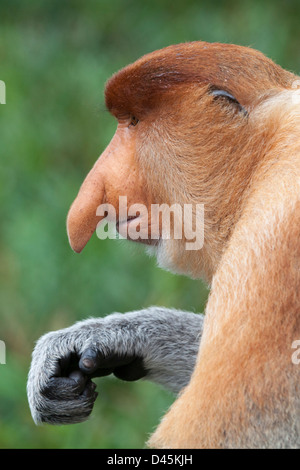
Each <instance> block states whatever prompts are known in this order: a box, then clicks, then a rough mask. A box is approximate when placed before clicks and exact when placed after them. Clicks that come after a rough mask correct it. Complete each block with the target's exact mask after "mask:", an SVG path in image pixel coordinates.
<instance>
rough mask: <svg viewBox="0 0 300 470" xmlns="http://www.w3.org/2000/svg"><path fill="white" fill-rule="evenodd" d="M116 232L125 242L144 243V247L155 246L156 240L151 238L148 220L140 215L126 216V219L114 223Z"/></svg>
mask: <svg viewBox="0 0 300 470" xmlns="http://www.w3.org/2000/svg"><path fill="white" fill-rule="evenodd" d="M116 229H117V232H118V233H119V234H120V235H121V236H122V237H123V238H126V239H127V240H130V241H133V242H138V243H144V244H145V245H157V243H158V241H159V240H158V239H157V238H156V239H153V238H151V227H150V226H149V222H148V219H145V218H143V217H141V216H140V215H134V216H128V217H127V219H124V220H118V221H117V222H116Z"/></svg>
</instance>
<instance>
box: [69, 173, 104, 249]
mask: <svg viewBox="0 0 300 470" xmlns="http://www.w3.org/2000/svg"><path fill="white" fill-rule="evenodd" d="M104 193H105V189H104V178H103V176H102V175H101V174H100V171H99V170H98V168H97V165H96V167H94V168H92V170H91V171H90V173H89V174H88V175H87V177H86V179H85V180H84V182H83V183H82V186H81V188H80V190H79V193H78V195H77V197H76V199H75V201H74V202H73V204H72V206H71V208H70V210H69V213H68V217H67V232H68V237H69V243H70V245H71V248H72V249H73V250H74V251H76V253H80V252H81V251H82V250H83V248H84V247H85V245H86V244H87V242H88V241H89V239H90V238H91V236H92V235H93V233H94V231H95V230H96V227H97V224H98V223H99V222H100V220H101V217H99V216H97V215H96V210H97V207H98V206H99V205H100V204H102V202H103V199H104Z"/></svg>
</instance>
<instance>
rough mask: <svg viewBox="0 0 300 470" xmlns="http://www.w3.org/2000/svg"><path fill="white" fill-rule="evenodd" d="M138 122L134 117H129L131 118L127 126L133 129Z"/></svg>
mask: <svg viewBox="0 0 300 470" xmlns="http://www.w3.org/2000/svg"><path fill="white" fill-rule="evenodd" d="M138 122H139V120H138V118H137V117H135V116H131V118H130V124H129V126H133V127H134V126H136V125H137V123H138Z"/></svg>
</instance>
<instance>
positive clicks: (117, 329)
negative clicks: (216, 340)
mask: <svg viewBox="0 0 300 470" xmlns="http://www.w3.org/2000/svg"><path fill="white" fill-rule="evenodd" d="M203 318H204V317H203V315H200V314H194V313H188V312H182V311H177V310H168V309H164V308H159V307H151V308H149V309H145V310H140V311H136V312H130V313H127V314H119V313H116V314H112V315H108V316H107V317H105V318H99V319H89V320H85V321H83V322H79V323H76V324H75V325H73V326H72V327H70V328H66V329H63V330H59V331H56V332H51V333H48V334H46V335H45V336H43V337H41V338H40V339H39V341H38V343H37V345H36V348H35V350H34V352H33V357H32V363H31V368H30V372H29V377H28V385H27V392H28V400H29V405H30V408H31V413H32V416H33V419H34V421H35V422H36V423H40V422H48V423H52V424H63V423H75V422H80V421H84V420H85V419H87V418H88V416H89V414H90V413H91V411H92V408H93V405H94V402H95V400H96V397H97V393H96V392H95V384H94V383H93V382H92V381H91V378H93V377H100V376H104V375H108V374H111V373H114V375H115V376H116V377H118V378H120V379H123V380H129V381H132V380H138V379H140V378H143V377H145V378H147V379H149V380H151V381H154V382H156V383H159V384H161V385H163V386H165V387H166V388H168V389H169V390H172V391H174V392H179V391H180V390H181V389H182V388H183V387H184V386H185V385H187V384H188V382H189V380H190V377H191V374H192V371H193V369H194V365H195V361H196V356H197V352H198V347H199V343H200V338H201V334H202V328H203Z"/></svg>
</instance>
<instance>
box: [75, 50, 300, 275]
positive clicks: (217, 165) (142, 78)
mask: <svg viewBox="0 0 300 470" xmlns="http://www.w3.org/2000/svg"><path fill="white" fill-rule="evenodd" d="M293 80H295V76H294V75H293V74H291V73H289V72H287V71H284V70H283V69H281V68H280V67H279V66H277V65H276V64H274V63H273V62H272V61H271V60H269V59H267V58H266V57H265V56H264V55H263V54H261V53H259V52H257V51H255V50H252V49H249V48H245V47H240V46H234V45H226V44H218V43H216V44H208V43H205V42H194V43H187V44H179V45H175V46H170V47H167V48H165V49H162V50H159V51H156V52H153V53H151V54H148V55H146V56H144V57H142V58H141V59H139V60H138V61H136V62H135V63H133V64H131V65H129V66H127V67H126V68H124V69H122V70H121V71H119V72H118V73H116V74H115V75H113V77H112V78H111V79H110V80H109V81H108V83H107V85H106V90H105V99H106V106H107V108H108V110H109V111H110V112H111V114H112V115H113V116H114V117H115V118H116V119H117V122H118V125H117V130H116V133H115V135H114V137H113V138H112V140H111V142H110V144H109V145H108V147H107V148H106V149H105V150H104V152H103V153H102V155H101V156H100V158H99V159H98V160H97V161H96V163H95V165H94V167H93V168H92V170H91V171H90V173H89V174H88V175H87V177H86V179H85V181H84V182H83V184H82V186H81V188H80V191H79V193H78V196H77V198H76V199H75V201H74V202H73V204H72V206H71V209H70V211H69V214H68V220H67V228H68V235H69V240H70V244H71V247H72V248H73V250H74V251H76V252H80V251H81V250H82V249H83V248H84V246H85V245H86V243H87V242H88V240H89V239H90V237H91V236H92V234H93V233H94V231H95V230H96V227H97V225H98V223H99V222H100V220H101V218H103V217H104V216H105V211H103V212H101V211H99V210H98V212H97V208H98V207H99V206H101V205H103V204H109V205H111V206H112V207H113V208H114V209H115V211H116V212H115V214H116V217H117V220H118V222H117V229H118V231H119V232H120V233H121V234H125V235H126V236H127V238H132V239H133V238H134V239H137V240H138V241H141V242H144V243H145V244H146V245H147V246H150V249H151V250H153V251H154V252H155V254H156V255H157V258H158V262H159V264H160V265H161V266H163V267H165V268H167V269H170V270H173V271H175V272H181V273H185V274H188V275H190V276H193V277H200V276H203V275H204V276H205V277H206V278H208V279H210V278H211V276H212V274H213V272H214V271H215V269H216V266H217V264H218V260H219V258H220V256H221V254H222V251H223V250H224V247H225V245H226V243H227V241H228V239H229V238H230V234H231V232H232V228H233V227H234V225H235V223H236V221H237V219H238V217H239V213H240V208H241V206H242V204H243V198H244V195H245V193H246V190H247V189H248V188H249V182H250V181H251V177H252V174H253V172H254V171H255V168H256V166H257V165H258V164H259V162H260V161H261V159H262V158H263V155H264V152H265V146H266V142H267V141H270V139H271V138H272V135H271V134H272V132H273V133H274V132H276V125H275V124H274V126H273V127H274V129H273V130H270V126H266V124H265V122H262V120H261V118H259V119H258V117H257V114H256V109H257V108H258V107H259V106H260V105H261V103H262V102H263V101H265V100H267V99H268V98H269V97H270V95H272V94H274V93H278V92H280V91H282V90H283V89H286V88H290V87H291V84H292V82H293ZM265 119H266V120H267V119H268V116H266V117H265ZM270 119H271V113H270ZM120 196H123V201H125V197H126V202H127V207H128V209H129V208H132V207H133V208H134V209H133V210H131V212H130V211H127V212H126V211H122V214H121V213H120ZM135 204H139V205H140V206H134V205H135ZM161 204H166V206H165V207H170V206H171V205H173V204H177V205H178V206H179V207H181V208H182V212H181V215H180V217H181V216H182V219H181V220H182V222H183V227H182V232H181V233H182V236H181V237H175V236H174V230H172V229H174V225H175V219H176V215H175V216H172V217H171V222H170V223H171V228H172V229H171V230H170V237H163V236H162V235H163V219H162V217H160V218H159V220H158V222H157V223H156V224H154V222H153V221H154V220H156V221H157V219H155V218H154V217H152V218H151V214H152V215H153V214H154V208H155V207H157V206H154V205H161ZM197 205H204V221H203V219H202V218H201V221H200V223H199V225H197V223H196V222H197V220H196V219H194V216H195V214H196V208H197ZM188 206H189V207H190V208H192V212H191V213H189V214H188V217H186V218H184V208H185V207H188ZM141 207H143V208H145V210H144V211H143V210H138V209H139V208H141ZM201 207H202V206H201ZM179 212H180V211H179ZM171 213H172V211H171ZM191 214H192V215H191ZM191 219H193V220H194V221H192V226H191V227H190V230H191V231H192V233H195V229H196V230H203V229H204V244H203V246H202V245H201V247H200V248H201V249H200V248H199V247H198V248H197V249H196V250H193V249H187V232H186V231H185V230H184V226H187V224H189V223H191ZM130 228H132V229H137V230H136V232H139V233H140V235H138V236H137V237H133V236H130V233H133V232H134V230H131V231H130ZM138 229H139V230H138Z"/></svg>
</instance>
